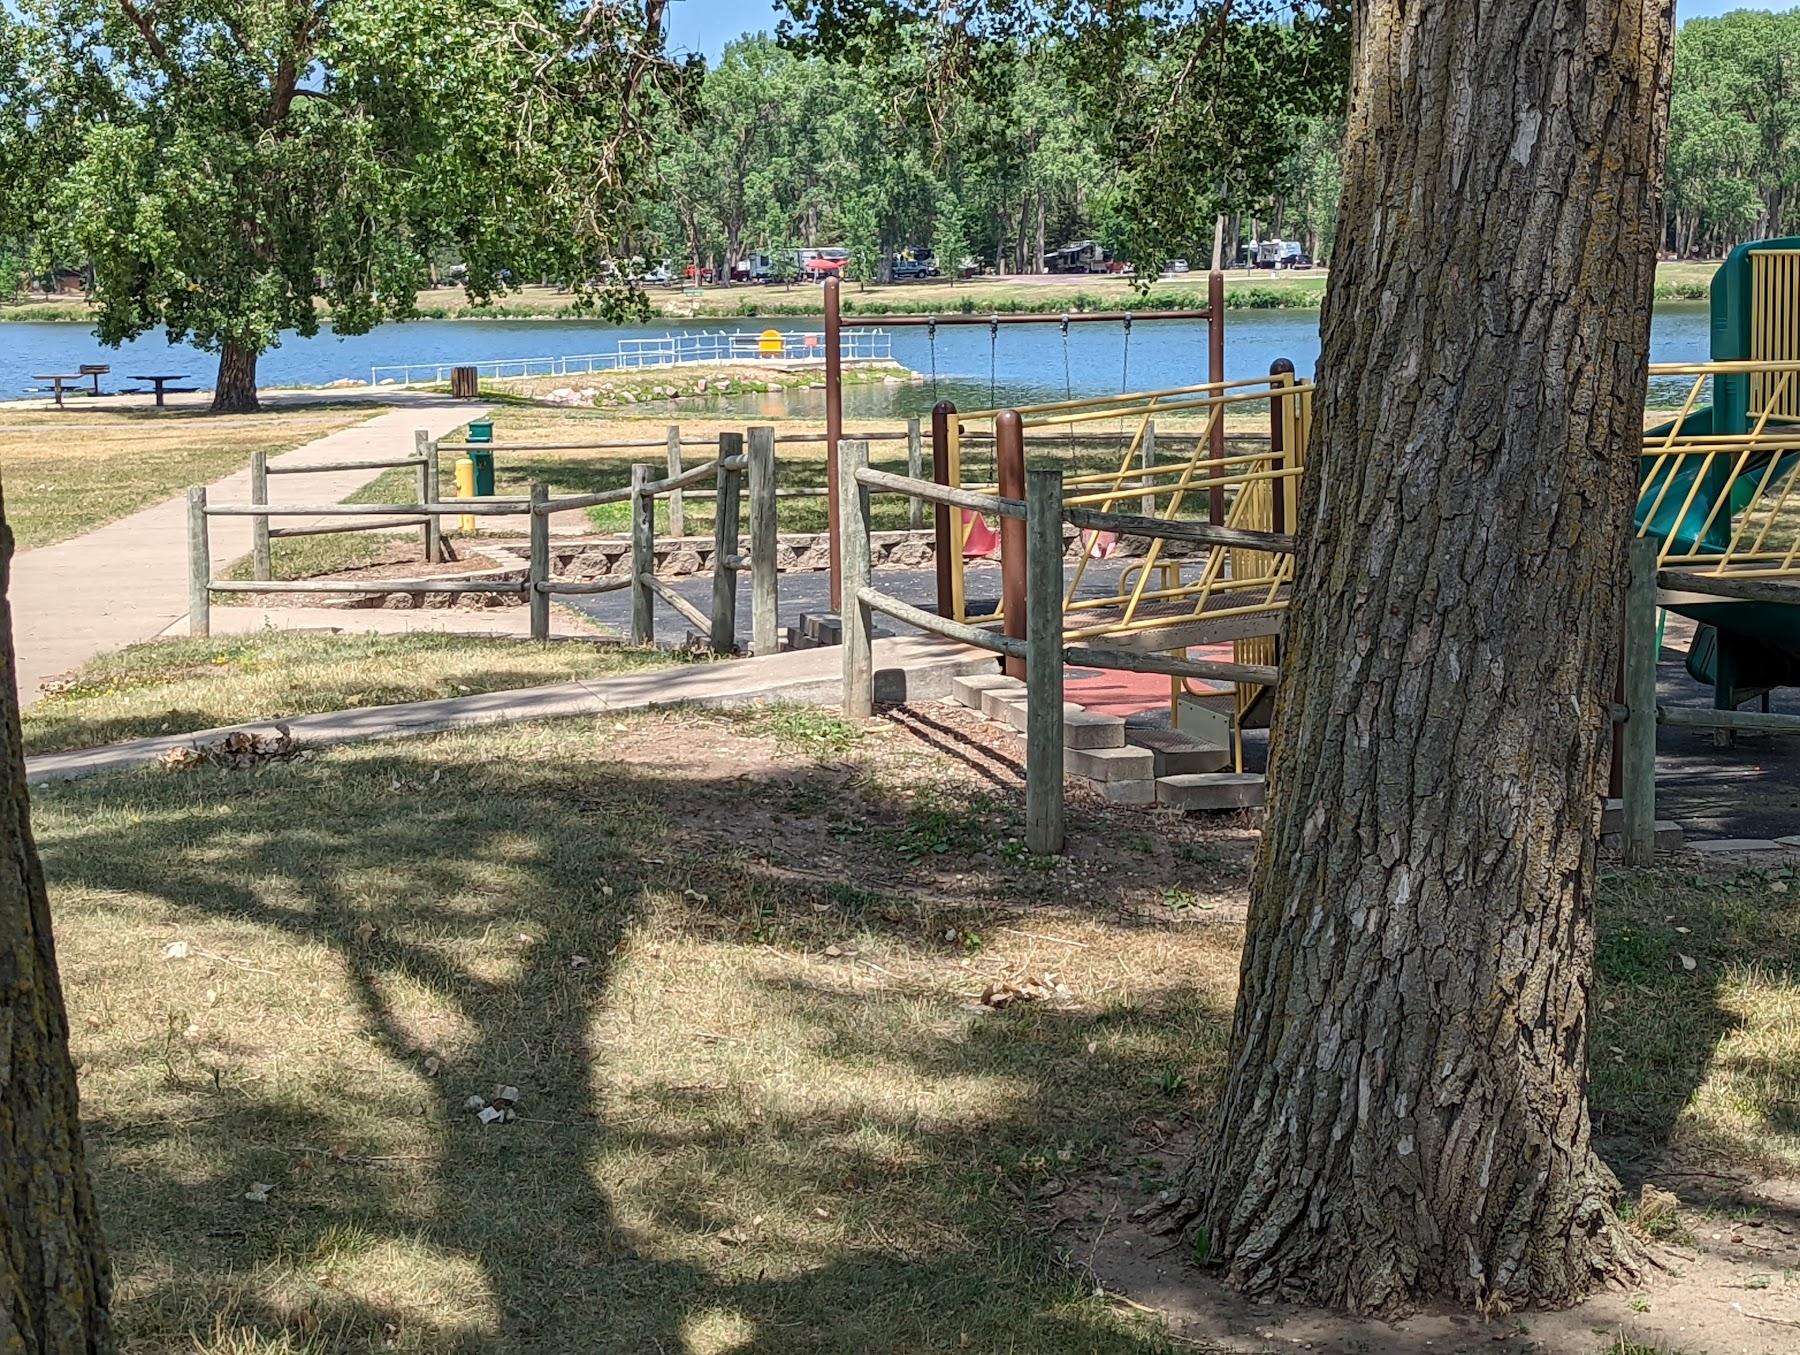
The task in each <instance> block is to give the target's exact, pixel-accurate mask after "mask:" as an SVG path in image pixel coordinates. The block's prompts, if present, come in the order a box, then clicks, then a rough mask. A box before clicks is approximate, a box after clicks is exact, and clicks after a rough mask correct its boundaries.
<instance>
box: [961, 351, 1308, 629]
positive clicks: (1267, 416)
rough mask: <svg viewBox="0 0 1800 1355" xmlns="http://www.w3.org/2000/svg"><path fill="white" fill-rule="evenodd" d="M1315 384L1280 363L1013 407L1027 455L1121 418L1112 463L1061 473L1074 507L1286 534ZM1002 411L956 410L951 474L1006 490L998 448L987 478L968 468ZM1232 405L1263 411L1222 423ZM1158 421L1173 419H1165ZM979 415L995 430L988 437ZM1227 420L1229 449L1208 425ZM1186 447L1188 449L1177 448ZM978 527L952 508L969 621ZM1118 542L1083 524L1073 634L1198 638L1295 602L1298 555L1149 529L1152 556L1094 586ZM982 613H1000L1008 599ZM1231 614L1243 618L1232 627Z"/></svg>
mask: <svg viewBox="0 0 1800 1355" xmlns="http://www.w3.org/2000/svg"><path fill="white" fill-rule="evenodd" d="M1312 393H1313V387H1312V383H1310V382H1306V381H1299V380H1297V379H1296V378H1295V377H1294V376H1292V375H1291V374H1285V373H1277V374H1275V375H1272V376H1267V377H1256V378H1251V379H1247V380H1238V381H1221V382H1209V383H1206V384H1204V385H1198V386H1183V387H1177V388H1174V389H1170V390H1160V391H1145V392H1140V393H1136V394H1131V395H1122V396H1108V397H1104V398H1100V399H1094V400H1066V401H1059V402H1056V403H1054V404H1045V405H1034V406H1029V407H1024V408H1021V409H1018V410H1017V411H1015V412H1016V413H1017V414H1018V415H1019V423H1020V426H1021V428H1022V431H1023V436H1024V449H1023V450H1024V452H1025V454H1026V455H1028V456H1029V455H1038V454H1042V453H1044V452H1055V451H1057V450H1058V441H1057V436H1056V435H1057V433H1058V432H1059V431H1060V432H1063V433H1065V434H1066V435H1067V436H1068V439H1069V450H1070V454H1071V455H1073V443H1074V438H1075V436H1076V435H1077V430H1078V429H1082V428H1084V427H1086V428H1091V427H1093V426H1095V425H1104V424H1106V423H1111V424H1113V425H1115V427H1116V432H1117V443H1116V446H1115V448H1114V449H1113V451H1112V452H1111V453H1110V454H1109V453H1106V452H1101V453H1099V454H1097V455H1096V456H1095V457H1093V458H1091V459H1094V460H1098V461H1101V462H1103V463H1105V464H1102V465H1099V466H1096V467H1094V468H1092V469H1083V468H1081V467H1080V465H1079V464H1078V465H1077V466H1076V467H1074V468H1072V469H1071V470H1070V471H1068V472H1065V474H1064V476H1063V504H1064V507H1065V508H1078V507H1079V508H1093V509H1098V510H1100V511H1103V512H1129V513H1134V514H1138V515H1141V516H1144V517H1154V518H1161V519H1164V520H1168V521H1175V520H1180V519H1195V518H1210V519H1211V520H1212V521H1214V522H1217V523H1220V524H1221V525H1224V526H1227V527H1239V528H1246V529H1254V530H1259V531H1272V532H1281V533H1291V532H1292V531H1293V528H1294V520H1295V516H1296V514H1297V511H1298V506H1299V488H1300V477H1301V473H1302V471H1303V469H1304V465H1305V445H1306V437H1307V434H1308V431H1309V429H1310V427H1311V418H1312ZM1001 413H1002V411H997V410H985V411H980V412H977V413H974V414H962V415H959V416H958V420H957V422H956V423H955V424H953V425H952V427H951V430H950V447H949V462H950V465H949V470H950V477H949V478H950V481H951V483H952V484H960V485H962V486H963V487H964V488H967V489H972V490H976V491H979V492H984V493H997V492H1001V490H1000V486H999V478H1000V477H999V472H998V464H997V463H998V459H999V458H998V457H996V459H995V463H994V464H993V470H994V475H993V477H992V478H988V477H983V476H977V477H975V478H973V479H969V480H965V478H964V476H965V469H966V467H965V459H964V453H965V449H966V448H967V447H968V446H969V445H970V444H971V443H974V442H977V441H986V440H990V439H993V438H995V437H996V436H997V425H996V420H997V418H998V416H999V415H1000V414H1001ZM1228 415H1243V416H1260V417H1259V418H1257V419H1256V424H1257V427H1256V430H1255V431H1254V432H1252V433H1250V434H1249V436H1246V432H1247V431H1248V430H1245V429H1242V428H1238V429H1235V430H1234V429H1233V428H1232V427H1230V426H1229V425H1228V424H1227V422H1226V420H1227V417H1228ZM1158 419H1163V420H1166V421H1168V422H1165V423H1164V424H1163V426H1162V427H1160V428H1158V427H1157V425H1156V422H1155V421H1156V420H1158ZM983 423H986V424H988V425H989V430H991V431H987V433H986V436H985V437H984V430H983V429H982V428H981V425H982V424H983ZM1219 428H1224V430H1225V439H1226V441H1225V444H1224V449H1223V452H1222V453H1221V450H1220V449H1219V447H1218V445H1217V444H1216V442H1215V439H1214V436H1213V434H1214V431H1215V430H1216V429H1219ZM1264 430H1266V431H1264ZM1234 434H1235V436H1234ZM1178 446H1179V447H1182V448H1184V449H1185V450H1183V451H1182V452H1181V453H1179V454H1176V453H1175V452H1174V449H1175V448H1176V447H1178ZM984 469H987V467H984ZM976 530H979V524H978V522H977V520H976V519H974V518H973V517H972V516H966V515H963V514H957V515H956V516H955V517H954V518H953V520H952V527H951V535H952V542H953V555H952V562H953V563H952V568H951V574H950V580H951V601H952V604H953V610H954V615H955V617H956V619H957V620H959V621H966V620H968V619H969V618H968V598H967V588H966V581H965V572H964V571H965V555H966V553H967V552H968V549H969V543H970V539H971V533H972V532H973V531H976ZM1113 544H1114V543H1113V542H1112V541H1110V540H1109V539H1108V537H1107V536H1106V534H1104V533H1100V532H1084V533H1083V534H1082V546H1081V552H1080V555H1079V557H1078V559H1077V560H1076V564H1075V568H1074V570H1073V572H1072V575H1071V577H1070V580H1069V583H1068V588H1067V593H1066V595H1065V597H1064V601H1063V612H1064V618H1065V620H1064V633H1065V636H1066V638H1067V639H1068V640H1070V641H1072V642H1073V641H1091V640H1094V639H1098V638H1101V637H1107V638H1110V639H1113V640H1114V641H1116V642H1120V643H1125V644H1128V645H1129V646H1130V647H1132V648H1142V649H1176V648H1182V647H1184V646H1185V645H1186V644H1191V643H1199V642H1201V641H1200V639H1199V638H1196V639H1191V640H1189V639H1184V638H1183V636H1184V635H1186V634H1188V633H1194V634H1196V636H1198V634H1199V630H1198V629H1197V628H1198V627H1200V625H1201V623H1204V628H1205V629H1207V630H1210V631H1213V632H1216V633H1218V636H1219V638H1232V639H1235V638H1238V637H1239V636H1242V635H1245V634H1248V633H1253V632H1255V631H1256V630H1257V626H1256V625H1255V624H1254V622H1253V621H1252V620H1251V619H1252V618H1258V617H1268V616H1270V615H1271V614H1274V613H1278V612H1280V611H1282V610H1284V609H1285V608H1286V606H1287V591H1288V587H1289V585H1290V584H1291V583H1292V581H1293V556H1292V555H1291V554H1289V553H1274V552H1265V551H1246V550H1222V551H1221V550H1209V551H1206V552H1205V553H1204V555H1201V556H1199V557H1195V558H1190V557H1185V556H1179V555H1171V554H1170V553H1169V551H1168V548H1167V547H1168V543H1167V542H1166V541H1165V540H1163V539H1161V538H1157V539H1154V540H1152V541H1151V542H1150V544H1149V546H1148V548H1147V550H1146V552H1145V554H1144V555H1143V557H1142V558H1141V559H1138V560H1134V561H1132V562H1131V564H1130V565H1129V566H1128V567H1127V568H1126V569H1125V570H1124V571H1122V572H1121V573H1120V574H1119V576H1118V585H1117V587H1116V588H1114V589H1113V590H1112V591H1109V592H1100V593H1095V591H1094V590H1093V589H1092V588H1091V587H1089V586H1088V585H1089V577H1090V572H1091V567H1092V566H1093V565H1094V564H1095V562H1096V561H1098V560H1100V559H1102V558H1104V557H1105V556H1106V555H1107V554H1108V552H1109V549H1110V547H1111V546H1112V545H1113ZM1084 590H1085V591H1086V593H1087V594H1088V595H1087V596H1083V593H1084ZM987 615H988V617H989V618H991V619H995V620H1004V616H1005V608H1004V603H1002V604H1001V606H1000V608H999V609H998V610H997V611H994V612H990V613H988V614H987ZM1226 622H1236V623H1237V624H1236V625H1235V626H1223V625H1222V623H1226Z"/></svg>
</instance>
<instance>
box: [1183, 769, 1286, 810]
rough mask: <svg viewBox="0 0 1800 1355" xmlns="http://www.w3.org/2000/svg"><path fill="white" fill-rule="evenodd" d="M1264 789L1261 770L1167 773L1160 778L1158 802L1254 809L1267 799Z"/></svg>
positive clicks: (1198, 807) (1194, 807) (1191, 807)
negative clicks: (1258, 771) (1176, 774)
mask: <svg viewBox="0 0 1800 1355" xmlns="http://www.w3.org/2000/svg"><path fill="white" fill-rule="evenodd" d="M1263 788H1264V786H1263V778H1262V776H1261V774H1260V773H1257V772H1200V773H1195V774H1192V775H1185V776H1163V777H1158V778H1157V782H1156V802H1157V803H1158V804H1161V805H1168V806H1169V807H1170V808H1172V809H1185V810H1190V811H1206V810H1220V809H1254V808H1256V807H1257V806H1259V805H1261V804H1262V802H1263Z"/></svg>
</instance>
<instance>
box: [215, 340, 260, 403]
mask: <svg viewBox="0 0 1800 1355" xmlns="http://www.w3.org/2000/svg"><path fill="white" fill-rule="evenodd" d="M259 408H261V406H260V405H258V404H257V402H256V350H255V349H254V348H251V347H250V346H249V345H247V344H240V343H233V342H230V341H229V340H228V341H227V342H226V344H225V346H224V347H223V348H221V349H220V350H219V379H218V382H217V383H216V384H215V385H214V386H213V402H212V412H213V413H214V414H254V413H255V412H256V411H257V410H258V409H259Z"/></svg>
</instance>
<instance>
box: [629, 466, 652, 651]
mask: <svg viewBox="0 0 1800 1355" xmlns="http://www.w3.org/2000/svg"><path fill="white" fill-rule="evenodd" d="M649 483H650V467H648V466H644V465H638V466H633V467H632V468H631V643H632V644H634V645H648V644H654V643H655V642H656V599H655V597H654V596H653V595H652V594H651V591H650V585H649V584H647V583H645V582H644V580H645V578H646V577H648V578H654V577H655V576H656V496H655V495H654V494H646V493H644V486H645V485H647V484H649Z"/></svg>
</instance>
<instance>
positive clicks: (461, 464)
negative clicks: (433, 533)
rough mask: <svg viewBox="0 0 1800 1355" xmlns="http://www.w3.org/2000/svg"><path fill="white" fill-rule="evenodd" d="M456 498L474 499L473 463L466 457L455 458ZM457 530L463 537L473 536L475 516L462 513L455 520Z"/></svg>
mask: <svg viewBox="0 0 1800 1355" xmlns="http://www.w3.org/2000/svg"><path fill="white" fill-rule="evenodd" d="M456 497H457V498H459V499H472V498H474V497H475V463H474V462H473V461H471V460H470V459H469V458H468V457H466V456H459V457H457V458H456ZM457 528H458V530H460V531H461V532H462V533H463V535H464V536H473V535H474V534H475V515H474V514H473V513H464V514H463V515H462V516H461V517H460V518H458V519H457Z"/></svg>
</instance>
